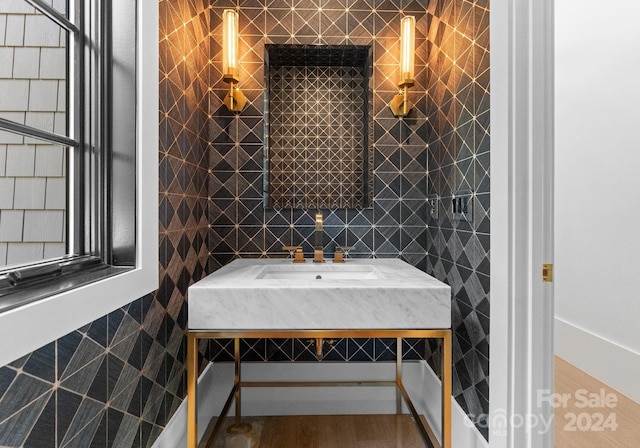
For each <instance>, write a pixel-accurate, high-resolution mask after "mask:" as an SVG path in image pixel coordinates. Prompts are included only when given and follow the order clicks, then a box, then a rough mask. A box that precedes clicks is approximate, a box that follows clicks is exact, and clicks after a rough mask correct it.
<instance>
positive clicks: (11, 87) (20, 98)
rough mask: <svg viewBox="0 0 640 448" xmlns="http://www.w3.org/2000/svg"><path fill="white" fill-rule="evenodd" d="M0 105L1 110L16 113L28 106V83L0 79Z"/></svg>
mask: <svg viewBox="0 0 640 448" xmlns="http://www.w3.org/2000/svg"><path fill="white" fill-rule="evenodd" d="M0 104H2V110H4V111H11V112H18V111H25V110H27V106H28V105H29V81H26V80H19V79H0Z"/></svg>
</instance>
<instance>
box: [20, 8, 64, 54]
mask: <svg viewBox="0 0 640 448" xmlns="http://www.w3.org/2000/svg"><path fill="white" fill-rule="evenodd" d="M24 45H25V46H27V47H57V46H59V45H60V27H59V26H58V25H57V24H56V23H55V22H53V21H52V20H50V19H48V18H47V17H46V16H43V15H37V16H26V19H25V27H24Z"/></svg>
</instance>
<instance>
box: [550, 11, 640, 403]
mask: <svg viewBox="0 0 640 448" xmlns="http://www.w3.org/2000/svg"><path fill="white" fill-rule="evenodd" d="M555 8H556V36H555V38H556V67H555V69H556V111H555V117H556V123H555V124H556V131H555V132H556V144H555V151H556V159H555V170H556V171H555V181H556V184H555V190H556V195H555V198H556V203H555V220H556V221H555V222H556V231H555V251H556V252H555V268H556V272H555V274H556V275H555V279H554V282H555V306H556V322H559V325H558V326H557V329H558V330H559V331H557V335H556V352H557V353H558V354H559V355H560V356H562V357H564V358H566V359H567V360H568V361H569V362H572V363H573V364H576V365H578V367H581V368H583V369H584V370H586V371H587V372H589V373H591V374H592V375H594V376H596V377H599V378H600V379H601V380H603V381H604V382H606V383H609V384H610V385H612V386H614V387H617V388H618V389H619V390H621V391H622V392H623V393H627V394H628V395H630V396H633V395H634V394H635V396H636V400H640V398H639V397H640V390H637V388H638V387H640V386H638V385H636V386H635V388H636V390H633V385H632V384H631V383H633V382H632V381H629V380H630V379H631V378H632V377H633V378H635V379H637V378H639V377H640V362H638V359H640V358H639V357H640V355H639V354H640V331H639V329H638V323H639V320H640V283H639V282H638V280H639V279H640V196H639V195H640V111H639V108H640V27H638V23H639V22H640V3H638V2H632V1H628V0H627V1H622V0H614V1H610V2H604V3H603V2H601V1H597V0H561V1H557V2H556V3H555ZM593 338H596V339H599V340H600V341H599V342H601V343H602V344H594V339H593ZM597 347H601V348H597ZM616 350H619V352H620V356H617V358H616V356H614V357H613V359H612V358H611V353H612V352H613V351H616ZM606 356H609V358H607V357H606ZM605 359H608V361H607V362H605ZM616 359H617V361H619V362H623V363H624V365H620V364H619V363H618V362H616ZM612 363H613V365H612ZM630 363H631V364H630ZM635 382H637V381H635ZM612 383H615V384H612ZM630 386H631V389H629V387H630ZM622 388H627V389H628V390H626V391H625V390H622Z"/></svg>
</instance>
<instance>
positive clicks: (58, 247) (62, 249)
mask: <svg viewBox="0 0 640 448" xmlns="http://www.w3.org/2000/svg"><path fill="white" fill-rule="evenodd" d="M66 254H67V245H66V244H65V243H44V259H45V260H48V259H51V258H58V257H62V256H64V255H66Z"/></svg>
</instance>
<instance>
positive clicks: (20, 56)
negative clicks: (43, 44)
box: [13, 48, 40, 79]
mask: <svg viewBox="0 0 640 448" xmlns="http://www.w3.org/2000/svg"><path fill="white" fill-rule="evenodd" d="M39 72H40V49H39V48H16V52H15V56H14V58H13V77H14V78H15V79H38V73H39Z"/></svg>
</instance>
